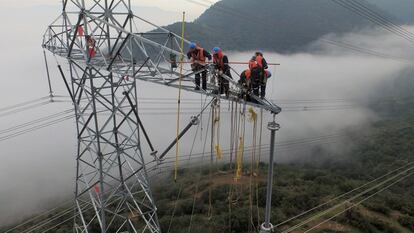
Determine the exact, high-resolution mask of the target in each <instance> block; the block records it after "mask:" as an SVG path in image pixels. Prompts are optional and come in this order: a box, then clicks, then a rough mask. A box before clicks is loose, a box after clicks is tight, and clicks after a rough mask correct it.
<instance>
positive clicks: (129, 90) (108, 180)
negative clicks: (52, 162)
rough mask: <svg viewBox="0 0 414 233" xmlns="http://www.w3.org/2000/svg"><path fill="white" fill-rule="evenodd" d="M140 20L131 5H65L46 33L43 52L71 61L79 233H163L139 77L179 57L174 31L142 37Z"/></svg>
mask: <svg viewBox="0 0 414 233" xmlns="http://www.w3.org/2000/svg"><path fill="white" fill-rule="evenodd" d="M138 20H142V19H140V18H138V17H137V16H134V15H133V14H132V11H131V4H130V1H124V0H117V1H115V0H104V1H101V0H99V1H92V0H90V1H84V0H82V1H79V0H72V1H70V0H65V1H63V13H62V15H61V16H60V17H59V18H58V19H57V20H55V21H54V22H53V23H52V25H50V26H49V28H48V30H47V32H46V34H45V36H44V41H43V47H44V48H46V49H47V50H49V51H51V52H52V53H53V54H54V55H58V56H60V57H63V58H66V60H67V62H65V63H66V64H65V66H60V65H59V66H58V67H59V70H60V73H61V75H62V77H63V79H64V81H65V83H66V86H67V88H68V91H69V93H70V95H71V98H72V101H73V103H74V107H75V111H76V123H77V137H78V151H77V157H76V161H77V171H76V191H75V197H76V198H75V201H76V208H75V221H74V230H75V232H160V227H159V224H158V219H157V215H156V206H155V204H154V201H153V199H152V195H151V191H150V187H149V183H148V177H147V173H146V167H145V162H144V155H143V152H142V150H141V141H140V132H142V131H144V129H143V126H142V123H141V122H140V119H139V116H138V111H137V98H136V96H137V90H136V81H135V80H136V78H138V77H142V78H145V77H148V78H154V77H155V78H157V77H158V78H162V75H163V71H164V70H162V67H161V66H160V62H161V60H162V59H163V58H166V56H167V55H168V56H172V55H174V56H177V55H180V54H181V52H180V51H177V49H175V50H174V47H175V48H177V45H178V43H177V41H176V40H175V35H174V34H171V33H168V32H164V31H162V30H161V31H159V32H154V33H152V34H151V33H149V34H145V35H144V33H141V34H138V32H139V28H138V27H139V25H138V24H137V23H136V21H138ZM147 23H149V22H147ZM134 29H136V30H135V32H133V31H134ZM151 35H158V38H157V39H154V38H151V39H148V37H149V36H151ZM146 36H148V37H146ZM161 40H163V41H164V42H163V43H161V42H160V41H161ZM167 44H168V45H170V46H167ZM147 50H150V51H147ZM169 71H170V70H169ZM170 73H171V71H170ZM69 79H70V82H68V81H67V80H69ZM145 136H146V137H147V135H146V133H145ZM148 142H149V141H148ZM149 144H150V142H149ZM151 149H153V148H152V145H151ZM153 152H154V151H153Z"/></svg>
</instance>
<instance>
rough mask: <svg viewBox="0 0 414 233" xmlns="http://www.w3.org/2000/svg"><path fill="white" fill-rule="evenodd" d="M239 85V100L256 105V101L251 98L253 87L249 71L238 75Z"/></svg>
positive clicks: (250, 71)
mask: <svg viewBox="0 0 414 233" xmlns="http://www.w3.org/2000/svg"><path fill="white" fill-rule="evenodd" d="M239 84H240V85H241V86H242V88H241V90H242V91H241V93H240V96H239V98H242V99H244V100H246V101H250V102H254V103H256V102H257V101H256V100H255V99H253V98H251V94H252V87H253V83H252V70H251V69H246V70H244V71H243V72H242V73H241V74H240V80H239Z"/></svg>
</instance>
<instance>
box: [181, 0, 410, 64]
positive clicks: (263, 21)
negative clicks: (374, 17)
mask: <svg viewBox="0 0 414 233" xmlns="http://www.w3.org/2000/svg"><path fill="white" fill-rule="evenodd" d="M185 1H187V2H191V3H194V4H197V5H200V6H204V7H207V8H215V9H222V11H223V12H225V13H227V14H229V15H233V16H235V17H237V18H242V19H245V20H246V21H248V22H252V20H253V21H255V22H256V23H257V21H258V22H260V25H263V24H266V25H268V26H269V27H271V28H273V27H274V25H271V24H269V22H268V20H266V19H262V18H259V17H257V16H252V15H249V16H248V17H246V15H248V14H240V15H239V14H235V12H236V13H237V11H235V10H234V9H231V10H226V9H227V8H228V7H224V6H219V5H217V4H214V3H213V2H210V1H205V2H210V3H211V4H212V5H209V6H207V5H206V4H203V3H200V2H198V1H196V0H185ZM228 9H230V8H228ZM300 37H302V38H308V39H309V38H310V37H306V36H300ZM311 39H313V38H311ZM319 40H320V41H322V42H324V43H327V44H330V45H334V46H337V47H341V48H345V49H349V50H353V51H355V52H358V53H362V54H366V55H370V56H376V57H380V58H385V59H390V60H395V61H399V62H404V63H412V60H410V59H407V58H403V57H398V56H393V55H389V54H385V53H381V52H378V51H375V50H372V49H367V48H363V47H359V46H356V45H353V44H351V43H348V42H343V41H335V40H332V39H328V38H319Z"/></svg>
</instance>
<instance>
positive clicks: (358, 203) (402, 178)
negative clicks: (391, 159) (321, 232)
mask: <svg viewBox="0 0 414 233" xmlns="http://www.w3.org/2000/svg"><path fill="white" fill-rule="evenodd" d="M413 174H414V173H410V174H408V175H405V176H403V177H401V178H400V179H398V180H397V181H394V182H393V183H391V184H389V185H387V186H386V187H384V188H382V189H380V190H378V191H377V192H375V193H373V194H371V195H369V196H368V197H366V198H364V199H362V200H361V201H358V202H357V203H355V204H352V205H351V206H350V207H347V208H345V209H344V210H342V211H341V212H339V213H337V214H335V215H334V216H332V217H330V218H328V219H326V220H324V221H323V222H321V223H319V224H317V225H315V226H313V227H311V228H310V229H308V230H306V231H305V232H304V233H306V232H310V231H311V230H313V229H315V228H318V227H319V226H321V225H322V224H325V223H327V222H329V221H330V220H332V219H334V218H336V217H337V216H339V215H341V214H343V213H345V212H346V211H348V210H350V209H352V208H354V207H356V206H358V205H360V204H361V203H362V202H364V201H367V200H368V199H370V198H372V197H374V196H375V195H377V194H378V193H380V192H383V191H385V190H386V189H388V188H390V187H391V186H393V185H395V184H397V183H398V182H400V181H402V180H404V179H406V178H408V177H410V176H412V175H413Z"/></svg>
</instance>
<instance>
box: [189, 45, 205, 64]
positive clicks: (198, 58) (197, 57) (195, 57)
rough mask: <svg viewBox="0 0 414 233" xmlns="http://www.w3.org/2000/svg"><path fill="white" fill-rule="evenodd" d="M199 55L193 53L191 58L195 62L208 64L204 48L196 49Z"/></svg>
mask: <svg viewBox="0 0 414 233" xmlns="http://www.w3.org/2000/svg"><path fill="white" fill-rule="evenodd" d="M196 50H197V53H194V52H192V53H191V57H192V58H193V60H194V61H198V62H200V63H201V64H205V63H206V57H205V56H204V49H203V48H196Z"/></svg>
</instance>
